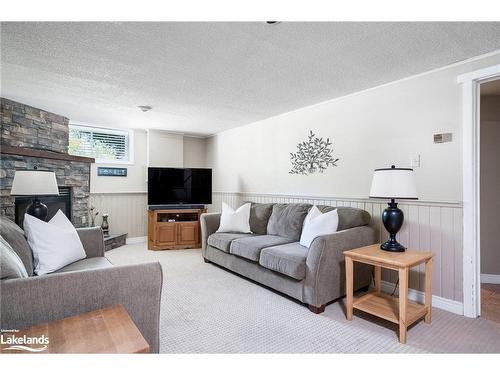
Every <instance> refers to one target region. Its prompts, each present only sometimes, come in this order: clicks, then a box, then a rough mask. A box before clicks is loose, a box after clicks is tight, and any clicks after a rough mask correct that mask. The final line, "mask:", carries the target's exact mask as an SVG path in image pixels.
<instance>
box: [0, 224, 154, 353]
mask: <svg viewBox="0 0 500 375" xmlns="http://www.w3.org/2000/svg"><path fill="white" fill-rule="evenodd" d="M77 232H78V235H79V236H80V239H81V241H82V244H83V247H84V249H85V252H86V254H87V257H86V258H85V259H82V260H79V261H77V262H75V263H72V264H70V265H68V266H66V267H64V268H62V269H60V270H58V271H56V272H53V273H51V274H48V275H44V276H34V275H33V269H34V267H33V254H32V251H31V249H30V247H29V245H28V243H27V241H26V239H25V237H24V233H23V231H22V229H21V228H19V227H18V226H17V225H16V224H15V223H14V222H12V221H11V220H9V219H8V218H6V217H0V235H1V237H2V238H3V240H5V242H7V243H8V244H9V245H10V247H11V248H12V249H13V250H14V251H15V252H16V253H17V255H18V256H19V258H20V259H21V261H22V263H23V265H24V267H25V268H26V272H27V274H28V277H24V278H10V279H2V280H1V281H0V328H2V329H22V328H26V327H29V326H31V325H34V324H38V323H43V322H49V321H52V320H58V319H62V318H65V317H68V316H72V315H77V314H80V313H82V312H87V311H92V310H97V309H100V308H103V307H107V306H112V305H115V304H120V305H122V306H123V307H125V309H126V310H127V312H128V313H129V315H130V317H131V318H132V320H133V321H134V323H135V324H136V326H137V328H138V329H139V331H141V333H142V335H143V336H144V338H145V339H146V341H147V342H148V343H149V346H150V352H153V353H157V352H158V351H159V337H158V335H159V317H160V296H161V287H162V270H161V266H160V264H159V263H146V264H139V265H130V266H119V267H117V266H113V265H112V264H111V263H110V262H109V261H108V260H107V259H106V258H105V257H104V241H103V235H102V231H101V228H99V227H95V228H81V229H77ZM0 271H1V268H0ZM0 277H3V276H2V275H1V272H0Z"/></svg>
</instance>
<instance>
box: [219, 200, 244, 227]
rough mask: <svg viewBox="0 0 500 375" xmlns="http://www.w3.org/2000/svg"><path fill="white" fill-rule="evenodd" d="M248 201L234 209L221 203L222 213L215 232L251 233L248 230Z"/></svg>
mask: <svg viewBox="0 0 500 375" xmlns="http://www.w3.org/2000/svg"><path fill="white" fill-rule="evenodd" d="M250 206H251V204H250V203H245V204H244V205H243V206H241V207H240V208H238V209H237V210H236V211H235V210H234V209H233V208H232V207H230V206H228V205H227V204H225V203H222V214H221V216H220V225H219V229H217V232H233V233H234V232H236V233H252V231H251V230H250Z"/></svg>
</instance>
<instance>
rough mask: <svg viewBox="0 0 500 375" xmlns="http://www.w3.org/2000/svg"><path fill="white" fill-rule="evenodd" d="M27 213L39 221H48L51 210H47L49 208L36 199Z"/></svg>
mask: <svg viewBox="0 0 500 375" xmlns="http://www.w3.org/2000/svg"><path fill="white" fill-rule="evenodd" d="M26 213H27V214H28V215H31V216H34V217H36V218H37V219H40V220H42V221H46V220H47V215H48V213H49V210H48V209H47V206H46V205H44V204H43V203H42V202H40V200H39V199H38V198H35V199H33V201H32V202H31V204H30V205H29V206H28V208H27V209H26Z"/></svg>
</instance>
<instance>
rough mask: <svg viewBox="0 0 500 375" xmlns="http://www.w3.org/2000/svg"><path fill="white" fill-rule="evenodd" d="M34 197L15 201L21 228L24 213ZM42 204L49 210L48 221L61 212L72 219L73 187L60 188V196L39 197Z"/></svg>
mask: <svg viewBox="0 0 500 375" xmlns="http://www.w3.org/2000/svg"><path fill="white" fill-rule="evenodd" d="M33 198H34V197H26V196H23V197H16V200H15V203H14V204H15V213H16V214H15V222H16V224H17V225H19V226H20V227H21V228H22V227H23V220H24V213H25V212H26V208H27V207H28V206H29V205H30V204H31V201H32V200H33ZM38 198H39V199H40V201H41V202H42V203H44V204H45V205H46V206H47V208H48V211H49V213H48V216H47V221H48V220H50V219H52V217H53V216H54V215H55V214H56V213H57V211H58V210H61V211H62V212H63V213H64V214H65V215H66V216H67V217H68V219H69V220H71V219H72V217H71V187H67V186H60V187H59V195H58V196H48V197H38Z"/></svg>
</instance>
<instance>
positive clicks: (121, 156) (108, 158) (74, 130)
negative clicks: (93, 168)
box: [68, 124, 133, 163]
mask: <svg viewBox="0 0 500 375" xmlns="http://www.w3.org/2000/svg"><path fill="white" fill-rule="evenodd" d="M131 135H132V134H131V132H130V131H128V130H117V129H105V128H94V127H90V126H82V125H73V124H71V125H70V126H69V146H68V153H69V154H71V155H77V156H87V157H90V158H95V159H96V162H98V163H131V162H132V161H133V158H132V147H131V144H132V137H131Z"/></svg>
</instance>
